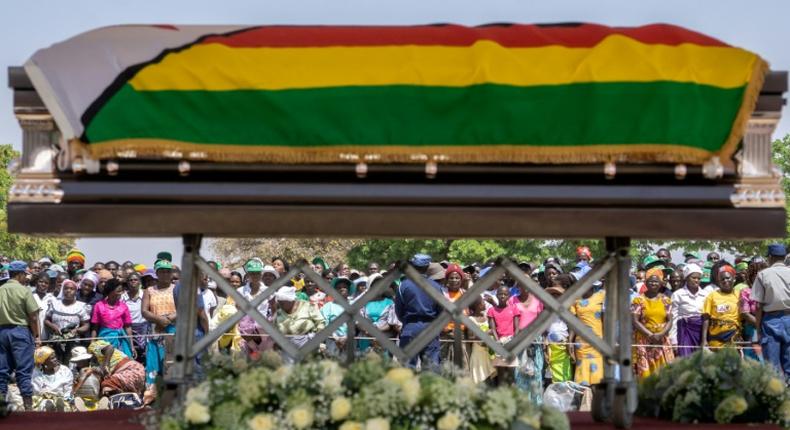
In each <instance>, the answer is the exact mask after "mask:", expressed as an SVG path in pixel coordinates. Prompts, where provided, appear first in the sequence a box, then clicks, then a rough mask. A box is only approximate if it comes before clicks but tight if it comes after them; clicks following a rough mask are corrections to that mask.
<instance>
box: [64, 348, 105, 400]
mask: <svg viewBox="0 0 790 430" xmlns="http://www.w3.org/2000/svg"><path fill="white" fill-rule="evenodd" d="M92 361H93V355H92V354H89V353H88V349H87V348H85V347H84V346H76V347H74V348H73V349H72V350H71V358H70V359H69V362H70V363H71V366H72V371H71V373H72V374H73V375H74V382H75V383H74V389H73V390H72V394H73V396H74V409H76V410H78V411H80V412H86V411H93V410H96V409H107V408H108V406H109V400H108V399H107V398H106V397H101V372H99V369H97V368H95V367H93V366H91V362H92ZM102 399H103V400H102Z"/></svg>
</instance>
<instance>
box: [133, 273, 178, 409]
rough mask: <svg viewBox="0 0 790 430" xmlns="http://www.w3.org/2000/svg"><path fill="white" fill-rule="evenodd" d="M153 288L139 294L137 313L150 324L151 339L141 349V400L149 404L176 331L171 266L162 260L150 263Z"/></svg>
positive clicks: (153, 397)
mask: <svg viewBox="0 0 790 430" xmlns="http://www.w3.org/2000/svg"><path fill="white" fill-rule="evenodd" d="M154 270H155V274H156V285H155V286H153V287H149V288H146V289H145V291H144V292H143V304H142V306H141V312H142V314H143V318H145V319H146V321H148V322H149V323H151V326H152V327H151V331H152V334H153V335H154V336H152V337H149V338H148V342H147V344H146V347H145V384H146V393H145V394H146V395H145V399H144V400H143V401H144V403H145V404H149V403H150V402H152V401H153V400H154V399H155V398H156V382H157V379H158V377H159V375H161V374H163V373H164V367H165V355H166V354H167V353H168V352H169V350H170V348H169V346H170V345H172V344H173V339H172V335H173V334H175V332H176V326H175V322H176V317H177V316H178V314H177V312H176V303H175V298H174V296H173V289H174V285H173V284H172V282H171V280H172V277H173V275H172V274H173V272H172V271H173V265H172V264H171V263H170V262H168V261H166V260H159V261H157V262H156V264H154Z"/></svg>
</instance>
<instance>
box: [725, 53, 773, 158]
mask: <svg viewBox="0 0 790 430" xmlns="http://www.w3.org/2000/svg"><path fill="white" fill-rule="evenodd" d="M754 57H755V62H754V66H753V69H752V75H751V77H750V79H749V84H748V85H747V86H746V91H745V92H744V93H743V101H742V102H741V108H740V109H739V110H738V115H736V116H735V121H734V122H733V123H732V129H731V130H730V135H729V136H728V137H727V140H726V141H725V142H724V145H723V146H722V147H721V150H719V152H718V153H717V155H718V156H719V158H720V159H722V160H730V159H732V156H733V155H734V154H735V151H736V150H738V146H739V145H740V143H741V139H743V135H744V133H745V132H746V126H747V125H748V123H749V119H750V118H751V117H752V113H753V112H754V108H755V107H756V106H757V99H759V98H760V91H762V89H763V83H765V76H766V75H767V74H768V72H769V71H770V67H769V65H768V63H767V62H766V61H764V60H763V59H762V58H760V56H758V55H755V56H754Z"/></svg>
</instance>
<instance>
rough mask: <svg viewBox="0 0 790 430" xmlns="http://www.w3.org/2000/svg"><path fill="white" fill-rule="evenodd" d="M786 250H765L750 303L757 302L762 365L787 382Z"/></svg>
mask: <svg viewBox="0 0 790 430" xmlns="http://www.w3.org/2000/svg"><path fill="white" fill-rule="evenodd" d="M786 256H787V248H785V246H784V245H782V244H773V245H769V246H768V264H769V267H768V268H767V269H763V270H762V271H761V272H760V273H758V274H757V277H756V278H755V279H754V284H753V285H752V297H751V298H752V300H754V301H756V302H757V313H756V315H755V319H756V321H757V324H756V325H757V327H760V331H759V336H758V338H759V343H760V345H761V346H762V349H763V358H765V361H767V362H769V363H771V364H773V365H774V366H776V368H777V369H779V370H780V371H782V372H784V375H785V379H790V267H787V266H785V264H784V260H785V257H786Z"/></svg>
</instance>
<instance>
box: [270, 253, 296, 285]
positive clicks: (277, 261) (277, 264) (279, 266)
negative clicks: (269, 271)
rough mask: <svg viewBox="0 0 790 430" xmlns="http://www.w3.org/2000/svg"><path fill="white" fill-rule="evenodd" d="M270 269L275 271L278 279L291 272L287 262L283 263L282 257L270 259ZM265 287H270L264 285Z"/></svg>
mask: <svg viewBox="0 0 790 430" xmlns="http://www.w3.org/2000/svg"><path fill="white" fill-rule="evenodd" d="M272 267H274V270H276V271H277V277H278V278H279V277H280V276H283V275H285V274H286V273H288V271H289V270H291V267H290V266H289V265H288V262H287V261H285V259H284V258H282V257H274V258H272ZM266 285H270V284H266Z"/></svg>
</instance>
